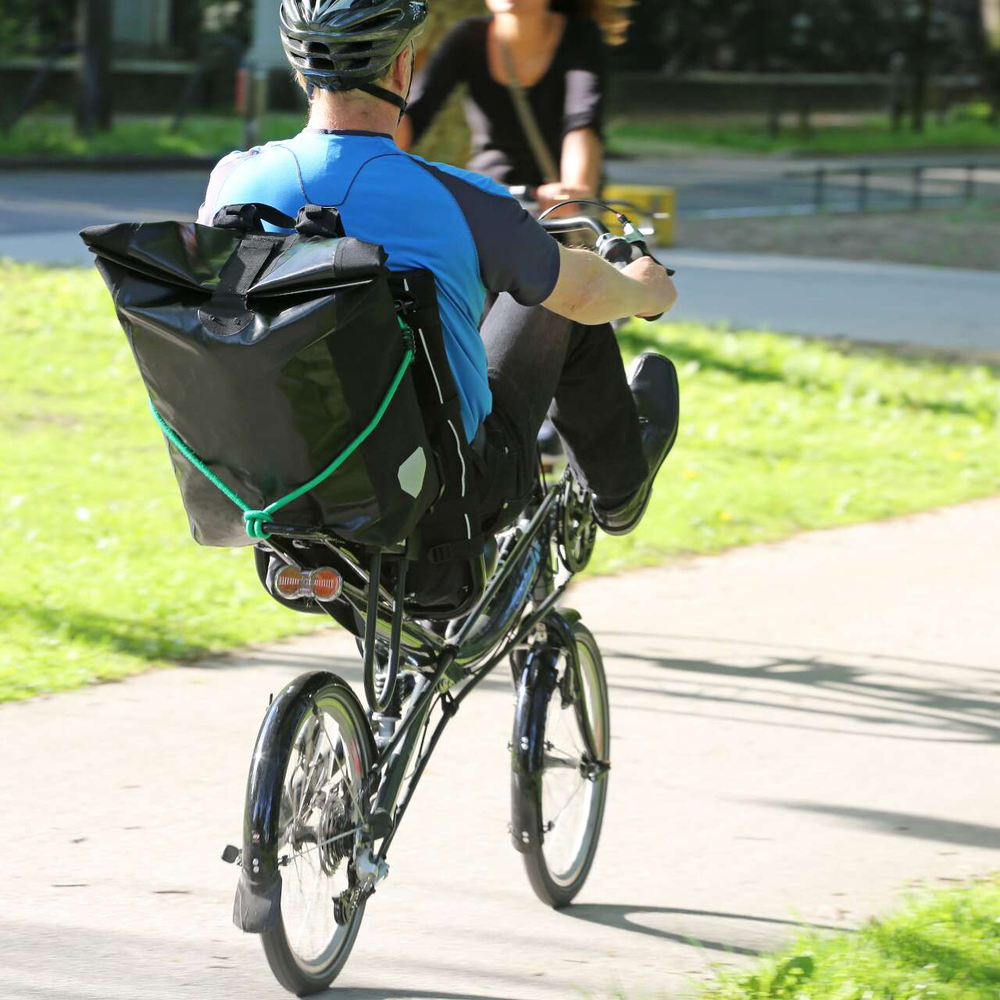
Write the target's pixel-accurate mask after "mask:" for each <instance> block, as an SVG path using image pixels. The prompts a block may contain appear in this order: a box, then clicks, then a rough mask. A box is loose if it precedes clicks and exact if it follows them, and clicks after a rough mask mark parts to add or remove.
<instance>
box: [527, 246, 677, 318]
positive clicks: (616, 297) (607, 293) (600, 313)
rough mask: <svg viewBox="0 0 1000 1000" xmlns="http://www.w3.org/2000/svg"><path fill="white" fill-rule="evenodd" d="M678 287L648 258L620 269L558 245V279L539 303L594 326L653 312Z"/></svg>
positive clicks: (666, 304) (670, 300) (668, 302)
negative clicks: (548, 294)
mask: <svg viewBox="0 0 1000 1000" xmlns="http://www.w3.org/2000/svg"><path fill="white" fill-rule="evenodd" d="M676 301H677V289H676V288H674V283H673V282H672V281H671V280H670V277H669V275H668V274H667V272H666V270H665V269H664V268H663V267H661V266H660V265H659V264H657V263H656V262H655V261H654V260H652V259H651V258H649V257H643V258H641V259H640V260H637V261H634V262H633V263H631V264H629V265H628V267H626V268H625V269H624V270H622V271H619V270H617V269H616V268H615V267H613V266H612V265H611V264H609V263H608V262H607V261H606V260H602V259H601V258H600V257H598V256H597V254H596V253H592V252H591V251H589V250H569V249H567V248H566V247H564V246H562V245H560V247H559V280H558V281H557V282H556V287H555V288H554V289H553V291H552V294H551V295H550V296H549V297H548V298H547V299H546V300H545V301H544V302H543V303H542V305H544V306H545V308H546V309H549V310H551V311H552V312H554V313H558V314H559V315H560V316H565V317H567V318H568V319H571V320H574V321H575V322H577V323H583V324H584V325H586V326H596V325H598V324H599V323H608V322H610V321H611V320H615V319H622V318H623V317H625V316H656V315H657V314H658V313H661V312H666V311H667V310H668V309H670V308H672V307H673V304H674V303H675V302H676Z"/></svg>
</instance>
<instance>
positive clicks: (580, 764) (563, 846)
mask: <svg viewBox="0 0 1000 1000" xmlns="http://www.w3.org/2000/svg"><path fill="white" fill-rule="evenodd" d="M573 639H574V641H575V644H576V656H575V657H573V656H571V655H569V652H568V651H567V650H557V651H556V652H557V655H556V656H555V657H553V658H552V660H550V665H549V666H548V667H545V668H543V669H542V671H541V672H540V673H539V676H538V678H537V680H536V683H535V685H534V688H533V690H532V692H531V694H530V697H531V698H532V700H533V701H534V704H533V706H532V707H531V709H530V710H529V711H528V712H527V713H526V715H525V718H530V719H532V720H534V724H533V725H531V726H530V727H529V728H530V730H531V733H530V734H529V735H525V733H524V732H523V731H522V732H521V733H520V734H519V733H517V732H515V741H521V746H522V747H523V746H524V745H525V744H524V742H523V741H524V740H525V739H528V740H531V739H535V740H537V739H538V738H539V737H540V736H542V734H543V733H544V736H542V746H541V747H540V748H539V747H534V748H533V752H531V753H529V754H527V755H526V757H525V758H523V759H526V760H527V761H529V764H528V766H527V768H526V773H524V774H522V775H518V774H517V773H516V772H517V769H516V768H515V777H514V795H515V797H516V799H515V802H514V807H515V816H518V817H519V822H520V824H521V826H522V827H524V828H523V829H521V830H515V837H516V838H518V837H519V839H520V843H519V845H518V846H519V848H520V850H521V852H522V856H523V858H524V867H525V870H526V871H527V874H528V880H529V882H530V883H531V887H532V889H534V891H535V895H537V896H538V898H539V899H540V900H541V901H542V902H543V903H546V904H548V905H549V906H553V907H557V908H558V907H562V906H567V905H568V904H569V903H570V902H571V901H572V900H573V898H574V897H575V896H576V895H577V893H578V892H579V891H580V890H581V889H582V888H583V884H584V882H585V881H586V880H587V875H588V874H589V873H590V867H591V865H592V864H593V863H594V855H595V854H596V852H597V843H598V839H599V838H600V834H601V823H602V821H603V819H604V803H605V800H606V798H607V794H608V775H609V769H610V763H609V758H610V752H611V728H610V712H609V707H608V688H607V681H606V680H605V677H604V664H603V661H602V659H601V652H600V650H599V649H598V647H597V642H596V640H595V639H594V637H593V635H592V634H591V633H590V631H589V630H588V629H587V628H586V627H585V626H583V625H582V624H580V623H579V622H578V623H576V624H575V625H574V626H573ZM518 798H519V801H518V800H517V799H518Z"/></svg>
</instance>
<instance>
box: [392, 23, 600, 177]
mask: <svg viewBox="0 0 1000 1000" xmlns="http://www.w3.org/2000/svg"><path fill="white" fill-rule="evenodd" d="M491 20H492V18H489V17H473V18H469V19H468V20H467V21H461V22H460V23H459V24H457V25H455V27H454V28H452V30H451V31H450V32H449V33H448V34H447V36H446V37H445V38H444V40H443V41H442V42H441V44H440V46H439V47H438V48H437V50H436V51H435V52H434V55H433V57H432V58H431V60H430V62H429V63H428V65H427V67H426V69H425V70H424V71H423V72H422V73H421V74H420V76H419V77H418V78H417V80H416V82H415V83H414V86H413V94H412V96H411V100H410V108H409V111H408V114H409V117H410V121H411V122H412V123H413V136H414V140H415V141H416V140H417V139H419V138H420V136H421V135H422V134H423V133H424V132H425V131H426V129H427V127H428V126H429V125H430V123H431V121H432V119H433V118H434V116H435V115H436V114H437V112H438V111H439V110H440V108H441V106H442V105H443V104H444V102H445V101H446V100H447V98H448V96H449V95H450V94H451V92H452V90H454V89H455V87H456V86H457V85H458V84H460V83H464V84H468V96H467V97H466V99H465V116H466V118H467V119H468V122H469V127H470V128H471V130H472V159H471V160H470V161H469V169H470V170H475V171H478V172H479V173H482V174H487V175H488V176H490V177H492V178H493V179H494V180H496V181H498V182H499V183H501V184H528V185H532V186H535V185H538V184H541V183H542V181H543V178H542V174H541V168H540V167H539V166H538V164H537V163H536V162H535V157H534V155H533V154H532V152H531V146H530V144H529V142H528V139H527V137H526V136H525V134H524V129H523V128H522V127H521V122H520V119H519V118H518V117H517V112H516V111H515V109H514V103H513V101H512V100H511V96H510V92H509V91H508V89H507V87H506V86H504V85H503V84H502V83H498V82H497V81H496V80H495V79H493V76H492V74H491V73H490V68H489V59H488V55H487V47H486V40H487V34H488V31H489V24H490V21H491ZM604 61H605V56H604V45H603V42H602V38H601V31H600V28H598V26H597V25H596V24H595V23H594V22H593V21H591V20H590V19H589V18H585V17H568V18H567V19H566V30H565V32H564V34H563V37H562V41H561V42H560V43H559V47H558V49H556V53H555V56H554V57H553V60H552V65H551V66H550V67H549V69H548V72H546V74H545V75H544V76H543V77H542V78H541V80H539V81H538V83H536V84H535V86H533V87H531V88H529V89H528V90H527V94H528V100H529V102H530V104H531V108H532V110H533V111H534V113H535V117H536V118H537V119H538V126H539V128H540V129H541V132H542V135H543V136H545V139H546V141H547V142H548V145H549V149H550V150H551V152H552V157H553V159H554V160H555V162H556V163H557V164H558V163H559V161H560V157H561V153H562V140H563V136H565V135H566V133H567V132H572V131H573V130H574V129H579V128H591V129H593V130H594V131H595V132H597V133H598V135H600V134H601V129H602V124H603V112H604V75H605V67H604Z"/></svg>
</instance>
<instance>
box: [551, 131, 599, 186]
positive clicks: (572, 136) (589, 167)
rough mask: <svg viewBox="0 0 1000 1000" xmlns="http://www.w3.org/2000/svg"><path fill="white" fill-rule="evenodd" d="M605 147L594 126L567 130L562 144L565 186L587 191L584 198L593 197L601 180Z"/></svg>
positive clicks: (562, 170) (562, 166)
mask: <svg viewBox="0 0 1000 1000" xmlns="http://www.w3.org/2000/svg"><path fill="white" fill-rule="evenodd" d="M603 165H604V147H603V145H602V144H601V140H600V139H599V138H598V136H597V133H596V132H595V131H594V130H593V129H592V128H578V129H574V130H573V131H572V132H567V133H566V135H565V137H564V138H563V145H562V163H561V165H560V166H561V173H562V183H563V186H564V187H567V188H573V189H574V190H577V191H585V192H586V194H583V195H580V197H582V198H593V197H595V196H596V194H597V188H598V185H599V184H600V181H601V170H602V168H603Z"/></svg>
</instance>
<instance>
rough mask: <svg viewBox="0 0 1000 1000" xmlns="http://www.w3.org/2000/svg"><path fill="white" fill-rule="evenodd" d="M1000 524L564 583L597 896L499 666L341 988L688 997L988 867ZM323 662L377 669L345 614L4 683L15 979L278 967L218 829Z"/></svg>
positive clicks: (947, 514) (241, 977) (9, 941)
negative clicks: (600, 653) (816, 932)
mask: <svg viewBox="0 0 1000 1000" xmlns="http://www.w3.org/2000/svg"><path fill="white" fill-rule="evenodd" d="M998 551H1000V500H987V501H982V502H978V503H973V504H968V505H965V506H962V507H958V508H953V509H951V510H947V511H943V512H938V513H930V514H924V515H920V516H917V517H912V518H907V519H902V520H898V521H894V522H889V523H884V524H871V525H863V526H858V527H852V528H846V529H838V530H833V531H824V532H817V533H814V534H809V535H803V536H800V537H798V538H796V539H793V540H791V541H788V542H785V543H782V544H779V545H770V546H758V547H753V548H748V549H743V550H738V551H735V552H732V553H730V554H727V555H724V556H721V557H715V558H703V559H693V560H690V561H686V562H681V563H678V564H675V565H673V566H669V567H666V568H662V569H656V570H650V571H645V572H638V573H632V574H629V575H626V576H621V577H615V578H608V579H602V580H593V581H587V582H584V583H582V584H581V585H579V586H578V587H577V589H576V590H575V591H573V592H572V593H571V594H570V597H569V600H568V602H567V603H569V604H570V605H573V606H577V607H578V608H579V609H580V610H581V611H582V612H583V614H584V619H585V620H586V621H587V622H588V623H589V624H590V625H591V627H592V628H593V629H594V630H595V631H596V633H597V635H598V639H599V641H600V643H601V646H602V648H603V649H604V651H605V657H606V663H607V672H608V676H609V680H610V692H611V704H612V730H613V744H612V761H613V770H612V773H611V779H610V780H611V785H610V794H609V799H608V809H607V814H606V820H605V825H604V833H603V837H602V841H601V845H600V849H599V852H598V856H597V860H596V864H595V867H594V869H593V872H592V875H591V878H590V881H589V882H588V884H587V886H586V887H585V889H584V891H583V893H582V894H581V896H580V897H579V902H578V904H577V905H574V906H573V907H571V908H570V909H569V910H567V911H565V912H560V913H557V912H554V911H552V910H548V909H546V908H544V907H542V906H541V905H540V904H539V903H538V902H537V901H536V900H535V898H534V896H533V895H532V894H531V892H530V890H529V888H528V885H527V881H526V879H525V877H524V875H523V873H522V871H521V866H520V862H519V859H518V857H517V855H516V854H515V853H514V851H513V850H512V849H511V847H510V845H509V841H508V835H507V832H506V823H507V820H508V809H509V758H508V754H507V751H506V749H505V744H506V741H507V739H508V738H509V731H510V723H511V712H512V709H511V691H510V685H509V682H508V680H507V679H506V677H505V676H504V673H503V671H498V673H497V674H496V676H495V678H491V679H490V680H489V681H487V683H486V684H484V685H483V687H482V689H480V690H479V691H477V692H476V694H475V695H474V696H473V697H471V698H470V699H468V701H467V702H466V703H465V704H464V705H463V707H462V710H461V712H460V713H459V714H458V716H457V717H456V719H455V721H454V723H453V728H452V729H451V730H450V731H449V732H448V733H446V735H445V737H444V739H443V741H442V743H441V745H440V747H439V748H438V752H437V754H436V756H435V757H434V759H433V761H432V764H431V766H430V768H429V771H428V774H427V776H426V778H425V781H424V783H423V785H422V786H421V788H420V789H419V792H418V794H417V796H416V799H415V802H414V806H413V808H412V810H411V812H410V814H409V815H408V816H407V818H406V820H405V823H404V825H403V827H402V828H401V830H400V834H399V836H398V838H397V840H396V843H395V845H394V847H393V851H392V853H391V857H390V861H391V865H392V871H391V874H390V876H389V879H388V880H387V882H386V883H385V885H384V886H383V887H381V888H380V889H379V892H378V894H377V896H376V897H375V898H374V899H373V901H372V903H371V905H370V907H369V910H368V913H367V915H366V918H365V922H364V925H363V927H362V929H361V933H360V936H359V939H358V943H357V946H356V948H355V951H354V954H353V956H352V957H351V960H350V962H349V963H348V965H347V967H346V969H345V971H344V973H343V975H342V977H341V979H340V980H339V981H338V984H337V987H338V988H337V989H336V990H335V991H334V992H332V993H331V994H329V996H331V997H341V998H343V1000H487V998H489V1000H500V998H508V1000H545V998H565V997H567V996H575V995H579V993H580V991H583V992H584V993H585V995H587V996H591V997H595V998H603V997H608V996H611V995H612V994H613V993H614V991H615V990H617V989H621V990H623V991H625V993H626V994H627V995H628V996H630V997H635V998H640V997H641V998H646V1000H651V998H654V997H661V996H667V995H672V996H676V995H678V994H679V993H684V992H687V991H689V987H690V983H691V980H692V978H697V977H700V976H704V975H707V974H710V973H711V970H712V968H713V966H715V965H716V964H721V965H734V964H740V963H743V962H746V961H748V960H749V959H751V958H752V957H753V955H754V954H755V953H756V952H758V951H759V950H761V949H769V948H772V947H774V946H776V945H779V944H781V943H782V942H784V941H787V940H789V939H790V938H791V937H792V936H793V935H794V933H795V929H796V926H797V925H799V924H806V925H810V926H817V927H820V928H835V929H844V930H850V929H851V928H855V927H857V926H859V924H860V923H861V922H862V921H863V920H865V919H866V918H867V917H868V916H869V915H871V914H873V913H875V912H877V911H880V910H882V909H884V908H886V907H887V906H890V905H891V904H892V903H893V901H894V900H895V899H897V898H898V894H899V893H901V892H903V891H904V890H906V889H907V888H908V887H909V886H912V885H914V884H917V883H923V882H926V883H929V884H931V885H953V884H955V883H956V882H958V881H960V880H963V879H966V878H968V877H969V876H972V875H976V874H980V873H985V872H987V871H990V870H994V869H996V868H997V865H998V862H1000V827H998V824H997V815H996V801H995V798H996V797H995V795H993V794H992V791H991V790H992V789H994V788H995V785H996V775H997V772H998V768H1000V723H998V719H1000V714H998V713H1000V684H998V677H1000V674H998V669H1000V668H998V664H997V650H998V648H1000V625H998V622H997V617H996V597H997V594H998V592H1000V579H998V573H1000V571H998V569H997V560H996V553H997V552H998ZM245 569H246V568H245V567H244V570H245ZM317 667H326V668H332V669H334V670H337V671H340V672H342V673H343V674H344V675H345V676H346V677H347V678H348V679H350V680H351V681H352V682H353V683H354V684H355V685H357V682H358V680H359V672H358V667H357V654H356V651H355V650H354V649H353V642H352V641H350V640H348V639H346V638H345V637H344V636H343V635H342V634H338V633H324V634H321V635H318V636H315V637H312V638H309V639H305V640H301V641H297V642H293V643H288V644H283V645H276V646H274V647H271V648H268V649H258V650H252V651H249V652H242V653H237V654H233V655H232V656H229V657H226V658H223V659H220V660H216V661H209V662H206V663H203V664H200V665H198V666H195V667H188V668H183V669H173V670H166V671H160V672H153V673H150V674H147V675H145V676H142V677H139V678H136V679H134V680H130V681H128V682H126V683H122V684H115V685H107V686H100V687H95V688H91V689H89V690H86V691H82V692H78V693H74V694H68V695H62V696H58V697H51V698H45V699H38V700H36V701H33V702H29V703H24V704H11V705H4V706H0V732H2V734H3V747H4V751H3V755H4V766H3V768H2V769H0V804H2V806H0V813H2V815H3V817H4V830H5V832H6V837H7V844H8V846H7V849H6V850H5V851H4V852H3V856H2V858H0V880H2V885H3V892H2V893H0V996H3V997H4V998H5V1000H164V998H171V1000H203V998H205V997H212V998H213V1000H217V998H218V1000H228V998H233V1000H263V998H272V997H279V996H282V995H284V994H283V993H282V992H281V991H280V990H279V988H278V987H277V986H276V985H275V983H274V982H273V981H272V979H271V976H270V973H269V971H268V970H267V967H266V965H265V963H264V959H263V956H262V954H261V952H260V948H259V945H258V943H257V942H256V941H255V940H254V939H253V938H252V937H244V936H242V935H241V934H240V933H239V932H238V931H237V930H236V929H235V928H234V927H233V926H232V924H231V923H230V914H231V907H232V895H233V889H234V885H235V872H234V870H233V869H232V868H230V867H227V866H225V865H223V864H222V863H221V861H220V860H219V853H220V851H221V849H222V847H223V845H224V844H226V843H227V842H235V841H237V840H238V838H239V836H240V827H241V812H242V797H243V790H244V782H245V776H246V768H247V765H248V762H249V757H250V752H251V748H252V745H253V741H254V737H255V735H256V732H257V727H258V725H259V721H260V719H261V717H262V715H263V712H264V709H265V706H266V704H267V699H268V695H269V693H270V692H272V691H274V690H276V689H277V688H278V687H280V686H281V685H282V684H283V683H285V682H286V681H288V680H289V679H291V678H292V677H293V676H295V675H296V674H298V673H299V672H301V671H303V670H307V669H313V668H317Z"/></svg>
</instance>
